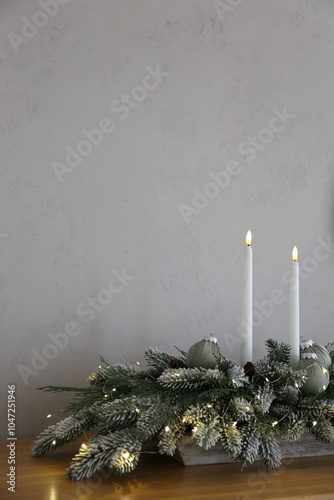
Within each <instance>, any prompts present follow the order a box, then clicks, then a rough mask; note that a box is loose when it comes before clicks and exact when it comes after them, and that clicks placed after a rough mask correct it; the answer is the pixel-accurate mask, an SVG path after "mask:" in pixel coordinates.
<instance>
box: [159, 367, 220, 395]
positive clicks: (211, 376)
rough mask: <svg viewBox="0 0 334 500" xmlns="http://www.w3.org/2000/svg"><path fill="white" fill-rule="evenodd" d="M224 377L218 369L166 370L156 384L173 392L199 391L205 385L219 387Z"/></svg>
mask: <svg viewBox="0 0 334 500" xmlns="http://www.w3.org/2000/svg"><path fill="white" fill-rule="evenodd" d="M225 381H226V377H225V375H224V374H223V373H221V372H220V371H219V370H218V369H206V368H178V369H167V370H165V371H164V372H163V373H162V374H161V375H160V377H159V378H158V379H157V382H158V384H161V386H162V387H164V388H167V389H173V390H174V391H178V390H184V389H187V390H189V389H194V390H196V389H201V388H202V387H203V386H206V385H213V386H220V385H222V384H223V383H224V382H225Z"/></svg>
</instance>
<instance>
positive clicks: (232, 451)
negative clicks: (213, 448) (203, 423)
mask: <svg viewBox="0 0 334 500" xmlns="http://www.w3.org/2000/svg"><path fill="white" fill-rule="evenodd" d="M220 439H221V441H222V444H223V447H224V449H225V451H226V453H227V454H228V455H229V456H230V457H231V458H232V459H233V460H236V459H237V457H238V456H239V455H240V453H241V447H242V443H241V434H240V431H239V429H238V427H237V422H233V421H232V420H230V419H225V420H224V422H223V424H222V428H221V436H220Z"/></svg>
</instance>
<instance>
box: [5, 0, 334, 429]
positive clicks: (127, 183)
mask: <svg viewBox="0 0 334 500" xmlns="http://www.w3.org/2000/svg"><path fill="white" fill-rule="evenodd" d="M43 4H44V7H42V5H43ZM31 23H32V24H31ZM36 25H38V27H36ZM333 27H334V3H333V2H332V1H330V0H327V1H326V0H319V1H316V0H313V1H311V0H308V1H306V0H305V1H299V0H298V1H297V0H281V1H279V2H278V1H277V0H252V1H251V2H249V1H241V0H239V1H237V0H225V1H224V2H211V1H206V0H181V1H180V0H168V1H167V0H141V1H138V0H113V1H111V0H110V1H108V0H94V1H93V0H91V1H89V0H62V1H60V0H57V1H56V0H53V1H51V0H50V1H47V0H44V2H43V0H40V2H36V1H33V0H15V2H14V1H12V0H2V1H1V3H0V28H1V49H0V51H1V52H0V70H1V85H0V100H1V115H0V130H1V134H0V141H1V162H0V173H1V196H0V290H1V305H0V313H1V377H0V380H1V381H2V382H1V391H2V392H3V393H5V392H6V389H7V384H12V383H14V384H17V411H18V431H17V433H18V436H28V435H34V434H36V433H38V432H39V431H40V430H41V429H42V428H43V427H45V426H46V425H47V424H48V423H52V422H55V421H56V420H57V418H58V417H59V416H61V414H60V408H62V407H63V404H64V401H65V398H63V397H62V396H57V397H55V396H52V395H50V394H43V393H41V392H37V391H36V387H40V386H42V385H46V384H50V385H57V384H58V385H80V386H82V385H84V384H85V379H86V377H87V376H88V375H89V374H90V373H91V372H92V371H93V370H95V369H96V368H97V365H98V354H102V355H103V356H104V357H106V358H107V359H108V361H110V362H112V363H114V362H130V361H137V360H138V361H140V362H142V361H143V351H144V349H145V347H147V346H154V345H157V346H158V347H159V348H161V349H166V350H173V346H174V345H178V346H179V347H180V348H183V349H187V348H188V347H190V345H191V344H192V343H194V342H195V341H197V340H199V339H200V338H201V337H202V336H203V335H207V334H209V333H211V332H214V333H215V335H216V337H217V338H218V341H219V344H220V346H221V349H222V351H223V352H224V353H225V354H226V356H228V357H231V358H233V359H235V360H236V361H239V351H240V343H239V340H238V337H237V336H236V334H235V332H236V330H237V325H238V317H239V315H240V311H241V289H242V264H243V253H244V238H245V234H246V231H247V229H249V228H251V229H252V231H253V238H254V240H253V248H254V299H255V300H256V301H257V304H258V305H257V306H256V307H255V308H254V309H255V310H256V311H257V314H256V315H255V320H256V321H255V324H256V327H255V328H254V337H255V357H260V356H262V355H263V354H264V352H265V349H264V345H263V344H264V340H265V339H267V338H268V337H275V338H277V339H278V340H282V341H287V340H288V336H287V327H288V309H289V307H288V302H289V301H288V297H289V293H288V292H289V285H288V279H287V275H286V271H287V270H288V269H289V266H290V260H291V259H290V255H291V249H292V246H293V245H295V244H297V245H298V247H299V252H300V265H301V271H302V279H301V285H300V293H301V299H300V300H301V333H302V334H303V335H304V336H305V337H306V338H309V337H311V338H313V339H314V340H318V341H320V342H322V343H326V342H328V341H330V340H331V339H332V338H333V337H334V335H333V314H334V307H333V305H334V297H333V279H334V248H333V241H334V235H333V194H334V182H333V181H334V172H333V157H334V147H333V128H334V112H333V111H334V99H333V88H334V71H333V53H334V28H333ZM282 115H283V116H282ZM97 128H100V132H96V131H95V133H93V134H90V132H91V131H92V130H93V129H97ZM101 130H102V131H101ZM85 131H86V132H85ZM87 136H89V139H88V137H87ZM82 141H84V142H82ZM85 141H86V142H85ZM87 141H88V142H87ZM89 141H90V142H89ZM92 142H94V144H92ZM75 150H78V151H79V154H78V153H75V152H74V153H73V151H75ZM69 152H70V153H69ZM217 176H218V177H217ZM199 192H200V193H202V195H199ZM203 193H205V194H204V196H203ZM119 275H121V277H117V276H119ZM122 276H123V277H122ZM124 276H125V277H124ZM103 290H104V291H103ZM277 290H278V292H277ZM277 297H280V299H279V300H278V299H277ZM275 301H276V302H279V303H276V304H274V302H275ZM259 304H260V305H259ZM261 304H262V306H261ZM264 305H265V306H266V309H265V310H264V309H263V306H264ZM94 308H95V310H94ZM60 332H62V333H60ZM57 344H58V346H57ZM2 401H4V400H3V399H2ZM3 409H4V405H3V407H2V410H3ZM48 413H53V414H55V415H56V416H55V417H52V419H50V420H48V421H47V420H46V415H47V414H48ZM5 420H6V415H5V413H3V415H2V419H1V428H2V429H3V430H4V431H5V428H4V427H5V425H4V424H5ZM5 435H6V433H5V432H4V434H3V437H5Z"/></svg>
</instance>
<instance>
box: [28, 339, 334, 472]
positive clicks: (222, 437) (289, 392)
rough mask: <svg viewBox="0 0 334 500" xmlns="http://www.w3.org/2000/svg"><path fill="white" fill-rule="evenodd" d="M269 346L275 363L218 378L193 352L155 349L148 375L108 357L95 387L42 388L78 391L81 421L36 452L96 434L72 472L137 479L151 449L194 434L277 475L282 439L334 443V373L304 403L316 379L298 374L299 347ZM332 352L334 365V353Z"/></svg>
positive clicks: (47, 435)
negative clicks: (309, 381)
mask: <svg viewBox="0 0 334 500" xmlns="http://www.w3.org/2000/svg"><path fill="white" fill-rule="evenodd" d="M266 346H267V350H268V354H267V356H265V357H264V358H263V359H262V360H260V361H258V362H257V363H255V364H254V365H252V364H251V363H248V364H247V365H246V367H245V370H244V369H243V368H242V367H240V366H238V365H236V364H235V363H234V362H233V361H231V360H228V359H226V358H224V357H223V356H220V357H219V358H218V359H217V366H216V368H214V369H205V368H188V367H187V365H186V353H185V352H183V351H180V350H179V356H178V357H175V356H172V355H170V354H166V353H163V352H161V351H159V350H158V349H157V348H148V349H147V350H146V352H145V358H146V361H147V364H148V368H147V369H146V370H143V369H141V368H140V367H139V366H138V365H137V364H116V365H114V366H111V365H109V364H108V363H107V362H106V361H105V360H104V359H103V358H100V359H101V363H102V365H103V367H100V371H99V372H96V373H93V374H92V375H91V376H90V377H89V378H88V382H89V387H86V388H73V387H52V386H47V387H42V388H41V390H44V391H49V392H54V393H59V392H73V393H74V398H73V400H72V401H71V402H70V403H69V404H68V405H67V407H66V409H65V411H69V412H71V413H72V415H71V416H69V417H67V418H65V419H64V420H62V421H61V422H59V423H57V424H55V425H51V426H49V427H48V428H47V429H46V430H44V431H43V432H42V433H41V434H40V436H39V437H38V438H37V439H36V441H35V442H34V444H33V445H32V448H31V452H32V454H33V456H36V457H42V456H44V455H46V454H48V453H51V452H53V451H54V450H56V449H57V448H58V447H60V446H62V445H64V444H66V443H69V442H71V441H74V440H75V439H77V438H78V437H80V436H81V435H82V434H84V433H85V432H86V431H88V430H89V429H95V430H96V434H95V435H94V436H93V437H92V438H91V439H90V440H89V441H88V442H87V444H86V445H83V446H82V447H81V448H80V450H79V452H78V454H77V455H75V457H74V458H73V461H72V463H71V465H70V467H69V468H68V470H67V472H68V475H69V477H70V478H71V479H72V480H81V479H85V478H88V477H90V476H91V475H92V474H94V472H96V471H97V470H99V469H101V468H103V467H105V466H108V467H110V468H111V469H112V471H113V472H114V473H117V474H123V473H127V472H131V471H132V470H134V468H135V467H136V465H137V463H138V460H139V458H140V454H141V452H142V447H143V445H144V444H145V442H148V441H154V440H156V441H157V444H158V450H159V452H160V453H161V454H167V455H173V454H174V452H175V450H176V448H177V444H178V441H179V440H180V439H181V438H182V436H184V435H186V434H189V433H191V434H192V437H193V439H194V440H195V442H196V443H197V444H198V445H199V446H201V447H204V448H205V449H206V450H207V449H209V448H210V447H211V446H214V445H215V444H217V443H218V442H219V443H221V445H222V448H223V449H224V451H225V452H226V453H228V455H229V456H230V457H231V459H232V460H237V461H239V462H240V463H241V467H242V468H244V467H246V466H247V465H248V464H250V463H253V462H254V460H255V459H256V458H257V457H258V456H259V457H260V458H261V459H262V460H263V462H264V463H265V464H266V466H267V467H268V468H269V469H274V468H277V467H279V466H280V463H281V462H280V461H281V450H280V447H279V445H278V442H277V439H276V438H277V437H281V438H283V439H286V440H289V441H295V440H298V439H299V438H300V437H301V435H302V434H303V432H304V431H305V430H308V431H309V432H310V433H311V434H312V436H313V437H314V438H315V439H317V440H318V441H321V442H332V441H334V368H333V367H334V364H332V366H331V367H330V368H329V373H330V383H329V385H328V387H327V389H326V391H324V392H323V393H321V394H319V395H317V396H312V397H303V396H302V394H301V392H300V387H301V386H302V385H303V383H304V382H305V380H306V376H307V373H306V372H305V371H304V370H298V371H296V370H293V369H292V368H291V367H290V365H289V361H290V346H289V345H287V344H284V343H278V342H276V341H275V340H272V339H269V340H268V341H267V342H266ZM326 347H327V349H328V350H329V352H330V354H331V357H332V360H333V361H334V344H329V345H328V346H326ZM248 365H250V366H248Z"/></svg>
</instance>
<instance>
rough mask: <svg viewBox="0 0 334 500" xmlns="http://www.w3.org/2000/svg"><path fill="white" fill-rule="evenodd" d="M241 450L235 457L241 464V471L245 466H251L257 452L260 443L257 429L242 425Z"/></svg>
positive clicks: (248, 424)
mask: <svg viewBox="0 0 334 500" xmlns="http://www.w3.org/2000/svg"><path fill="white" fill-rule="evenodd" d="M240 432H241V449H240V452H239V454H238V456H237V459H238V461H239V462H240V463H241V469H244V468H245V467H246V466H247V464H252V463H253V462H254V461H255V459H256V457H257V454H258V452H259V448H260V441H259V433H258V429H257V428H256V427H254V426H252V425H251V424H250V423H246V424H244V425H243V426H242V427H241V429H240Z"/></svg>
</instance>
